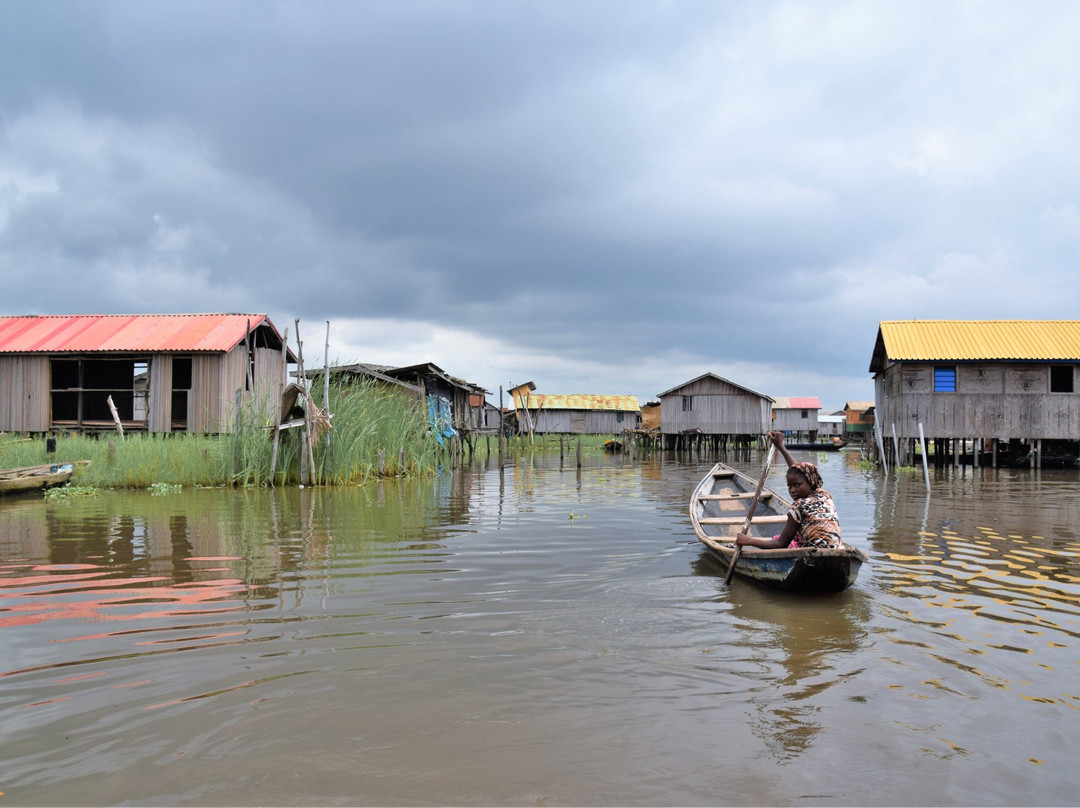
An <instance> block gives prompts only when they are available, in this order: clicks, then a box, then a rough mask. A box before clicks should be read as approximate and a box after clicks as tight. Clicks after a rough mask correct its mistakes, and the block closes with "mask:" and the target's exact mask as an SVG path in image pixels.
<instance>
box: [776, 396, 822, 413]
mask: <svg viewBox="0 0 1080 808" xmlns="http://www.w3.org/2000/svg"><path fill="white" fill-rule="evenodd" d="M772 408H773V409H774V410H820V409H821V399H819V398H816V397H813V396H803V397H801V398H800V397H794V398H792V397H785V396H774V397H773V405H772Z"/></svg>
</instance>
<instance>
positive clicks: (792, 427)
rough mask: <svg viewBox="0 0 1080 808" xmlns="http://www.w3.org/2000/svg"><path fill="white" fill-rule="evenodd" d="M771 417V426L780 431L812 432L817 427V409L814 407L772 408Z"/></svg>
mask: <svg viewBox="0 0 1080 808" xmlns="http://www.w3.org/2000/svg"><path fill="white" fill-rule="evenodd" d="M804 412H805V413H806V417H805V418H803V415H802V414H803V413H804ZM772 418H773V425H772V428H773V429H775V430H778V431H780V432H814V431H817V428H818V411H817V410H815V409H807V410H803V409H794V408H785V409H779V410H778V409H775V408H774V409H773V411H772Z"/></svg>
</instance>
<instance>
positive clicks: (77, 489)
mask: <svg viewBox="0 0 1080 808" xmlns="http://www.w3.org/2000/svg"><path fill="white" fill-rule="evenodd" d="M100 493H101V489H99V488H94V486H92V485H64V486H60V487H59V488H50V489H48V490H47V491H46V492H45V499H48V500H52V501H54V502H56V501H61V502H62V501H64V500H68V499H75V498H76V497H96V496H98V495H99V494H100Z"/></svg>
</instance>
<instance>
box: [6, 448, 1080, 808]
mask: <svg viewBox="0 0 1080 808" xmlns="http://www.w3.org/2000/svg"><path fill="white" fill-rule="evenodd" d="M804 456H805V455H802V454H801V453H800V457H804ZM726 459H727V461H728V462H730V463H731V464H732V465H734V466H736V467H738V468H741V469H743V470H745V471H747V472H749V473H751V474H753V475H754V476H756V475H757V474H758V473H759V472H760V468H761V458H760V457H759V456H757V455H753V456H738V457H736V456H732V457H728V458H726ZM813 459H816V460H817V461H818V462H819V463H820V465H821V468H822V472H823V476H824V478H825V483H826V488H828V489H829V490H830V491H831V492H832V493H833V495H834V497H835V499H836V500H837V503H838V507H839V510H840V514H841V519H842V524H843V527H844V531H845V536H846V538H847V539H848V540H849V541H851V543H854V544H857V545H858V546H860V547H862V548H863V549H865V550H866V551H867V553H868V554H869V555H870V557H871V563H870V564H869V565H866V566H864V567H863V570H862V572H861V574H860V577H859V580H858V581H857V582H856V584H855V587H854V588H853V589H851V590H849V591H847V592H844V593H841V594H839V595H828V596H821V597H807V596H796V595H787V594H785V593H781V592H776V591H773V590H769V589H764V588H761V587H759V586H758V585H755V584H753V583H749V582H746V581H742V580H739V579H738V578H737V579H736V580H735V581H733V582H732V585H731V586H730V587H728V586H725V585H724V582H723V570H722V569H720V568H718V567H715V566H714V565H713V564H712V563H711V562H710V560H709V559H708V557H707V556H706V555H705V554H704V552H703V550H702V549H701V545H700V544H698V542H697V541H696V540H695V539H694V536H693V533H692V531H691V528H690V523H689V518H688V515H687V507H688V501H687V500H688V497H689V494H690V491H691V490H692V488H693V487H694V484H695V483H696V482H697V481H698V480H699V479H700V478H701V477H702V476H703V475H704V474H705V472H706V471H707V470H708V469H709V467H710V465H711V463H712V462H713V460H714V458H712V457H695V458H693V459H683V460H681V461H676V460H671V459H666V458H665V459H664V460H663V461H659V460H647V461H634V460H631V459H628V458H625V457H622V456H617V455H616V456H608V455H605V456H602V457H598V458H591V457H587V458H586V460H585V463H586V465H585V467H584V468H582V469H578V468H576V467H575V465H574V464H573V463H568V464H567V465H566V466H565V467H560V462H559V458H558V457H557V456H555V457H547V458H541V459H539V460H535V461H521V462H520V463H519V464H518V465H510V466H507V467H506V468H503V469H500V468H498V467H497V465H496V464H494V463H491V462H488V463H486V464H483V465H477V466H476V467H474V468H472V469H470V470H467V471H463V472H459V473H455V474H452V475H445V476H442V477H438V478H436V479H428V480H422V481H387V482H384V483H382V484H379V485H372V486H370V487H366V488H361V489H350V490H327V491H323V490H317V489H306V490H300V489H296V488H292V489H288V490H278V491H254V492H237V491H223V490H190V491H188V490H185V491H184V492H182V493H178V494H168V495H164V496H152V495H150V494H149V493H147V492H117V493H108V494H106V495H103V496H101V497H97V498H92V499H84V500H78V501H73V502H70V503H64V502H56V503H51V502H45V501H41V500H38V499H34V498H31V499H26V498H23V499H18V500H10V499H9V500H0V647H2V649H3V650H2V661H0V761H2V763H0V791H2V792H4V796H3V797H0V799H2V800H3V801H4V803H5V804H7V805H147V806H150V805H494V804H497V805H539V806H545V805H717V804H732V805H739V804H751V805H770V804H782V805H790V804H801V805H838V804H843V805H944V804H948V805H955V804H978V805H1051V804H1055V805H1060V804H1074V803H1075V799H1076V797H1075V795H1076V788H1077V785H1078V784H1080V775H1078V774H1077V771H1078V769H1080V767H1078V766H1077V765H1076V762H1075V761H1076V758H1077V755H1078V753H1080V733H1078V732H1077V730H1078V729H1080V685H1078V684H1077V683H1078V682H1080V678H1078V676H1077V666H1078V664H1080V653H1078V642H1077V639H1078V632H1080V625H1078V615H1080V600H1078V595H1080V578H1078V571H1080V542H1078V540H1077V535H1076V530H1077V525H1078V524H1080V513H1078V511H1080V496H1078V495H1080V475H1078V473H1077V472H1076V471H1042V472H1038V471H1030V470H1027V469H1024V470H1020V471H1008V470H992V469H980V470H972V469H960V470H954V469H946V470H943V471H939V472H937V473H936V475H935V478H934V479H933V482H932V485H933V495H932V496H931V497H930V498H927V496H926V490H925V485H924V482H923V478H922V471H921V469H920V470H918V471H917V472H915V473H912V472H910V471H902V472H901V473H900V474H895V473H894V474H892V475H890V476H889V477H888V478H883V477H881V476H880V475H879V474H875V473H872V472H867V471H865V470H863V469H861V468H860V467H859V466H858V464H857V463H856V461H857V459H858V458H857V456H855V455H853V454H852V453H849V452H843V453H823V454H819V455H816V456H815V457H814V458H813ZM782 480H783V470H782V469H774V471H773V472H772V475H771V477H770V483H771V484H772V485H773V486H774V487H779V488H781V490H782V486H781V483H782Z"/></svg>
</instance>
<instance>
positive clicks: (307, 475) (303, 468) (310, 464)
mask: <svg viewBox="0 0 1080 808" xmlns="http://www.w3.org/2000/svg"><path fill="white" fill-rule="evenodd" d="M296 361H297V363H298V365H299V371H300V389H301V390H303V391H304V404H305V406H304V437H303V440H302V441H301V446H302V448H301V456H300V459H301V464H300V482H301V484H302V485H307V484H309V483H310V482H311V475H312V474H314V473H315V455H314V453H313V450H312V448H311V393H310V392H309V391H308V384H307V374H306V373H305V372H304V343H303V342H302V341H301V339H300V320H299V319H297V320H296Z"/></svg>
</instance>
